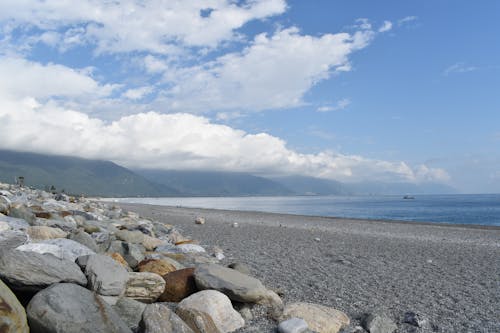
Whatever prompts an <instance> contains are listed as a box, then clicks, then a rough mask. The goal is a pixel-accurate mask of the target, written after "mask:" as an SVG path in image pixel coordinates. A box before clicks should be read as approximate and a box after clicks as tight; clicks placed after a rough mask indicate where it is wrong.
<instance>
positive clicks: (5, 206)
mask: <svg viewBox="0 0 500 333" xmlns="http://www.w3.org/2000/svg"><path fill="white" fill-rule="evenodd" d="M10 204H11V202H10V200H9V199H7V198H6V197H4V196H3V195H0V213H1V214H5V215H9V210H10Z"/></svg>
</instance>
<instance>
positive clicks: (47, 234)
mask: <svg viewBox="0 0 500 333" xmlns="http://www.w3.org/2000/svg"><path fill="white" fill-rule="evenodd" d="M27 233H28V235H29V236H30V238H31V239H36V240H42V239H54V238H66V236H67V235H68V233H67V232H65V231H63V230H61V229H59V228H52V227H46V226H32V227H29V228H28V230H27Z"/></svg>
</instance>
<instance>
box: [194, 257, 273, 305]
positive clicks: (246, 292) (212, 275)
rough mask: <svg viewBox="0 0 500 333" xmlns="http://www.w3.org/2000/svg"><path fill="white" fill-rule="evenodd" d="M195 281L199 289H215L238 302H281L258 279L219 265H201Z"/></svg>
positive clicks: (197, 268) (195, 273)
mask: <svg viewBox="0 0 500 333" xmlns="http://www.w3.org/2000/svg"><path fill="white" fill-rule="evenodd" d="M194 279H195V282H196V286H197V287H198V289H200V290H203V289H215V290H218V291H220V292H222V293H224V294H225V295H227V296H228V297H229V298H230V299H232V300H234V301H237V302H244V303H246V302H249V303H274V302H280V301H278V300H277V299H276V298H275V296H274V295H272V292H271V291H270V290H268V289H266V287H264V285H263V284H262V283H261V282H260V281H259V280H257V279H256V278H253V277H251V276H248V275H245V274H242V273H240V272H238V271H236V270H234V269H231V268H227V267H223V266H220V265H217V264H203V265H199V266H198V267H196V269H195V271H194ZM276 296H277V295H276ZM278 298H279V297H278Z"/></svg>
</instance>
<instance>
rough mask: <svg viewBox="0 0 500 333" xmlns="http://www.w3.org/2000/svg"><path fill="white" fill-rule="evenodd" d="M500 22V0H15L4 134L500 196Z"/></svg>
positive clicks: (165, 158) (24, 145) (260, 169)
mask: <svg viewBox="0 0 500 333" xmlns="http://www.w3.org/2000/svg"><path fill="white" fill-rule="evenodd" d="M140 3H142V4H140ZM499 31H500V3H499V2H498V1H494V0H491V1H481V2H472V1H444V0H443V1H376V2H375V1H367V0H366V1H353V0H350V1H347V0H345V1H331V0H330V1H327V0H315V1H285V0H266V1H257V0H256V1H229V0H207V1H194V0H193V1H189V0H187V1H182V2H174V1H166V0H165V1H161V0H151V1H141V2H139V1H134V0H123V1H119V2H116V3H107V4H106V3H103V2H101V1H91V0H87V1H80V2H78V3H74V2H70V1H45V2H40V1H30V0H27V1H23V2H20V1H2V3H1V4H0V147H1V148H8V149H18V150H26V151H36V152H44V153H57V154H66V155H74V156H82V157H89V158H105V159H110V160H113V161H115V162H117V163H120V164H123V165H125V166H130V167H152V168H164V169H172V168H174V169H215V170H231V171H245V172H252V173H256V174H262V175H270V174H272V175H275V174H303V175H310V176H317V177H323V178H330V179H338V180H341V181H346V182H357V181H366V180H380V181H397V182H399V181H405V182H414V183H422V182H440V183H446V184H449V185H452V186H454V187H456V188H457V189H459V190H460V191H462V192H466V193H470V192H474V193H483V192H500V149H499V148H498V147H499V146H500V95H499V93H500V91H499V88H500V62H499V60H498V59H500V34H499V33H498V32H499Z"/></svg>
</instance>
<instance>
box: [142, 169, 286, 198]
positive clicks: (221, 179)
mask: <svg viewBox="0 0 500 333" xmlns="http://www.w3.org/2000/svg"><path fill="white" fill-rule="evenodd" d="M134 172H136V173H137V174H139V175H141V176H143V177H145V178H147V179H148V180H149V181H151V182H155V183H159V184H163V185H166V186H168V187H170V188H173V189H175V190H177V191H178V192H179V193H181V194H182V195H183V196H276V195H294V194H295V193H294V191H291V190H290V189H288V188H287V187H286V186H284V185H282V184H280V183H278V182H275V181H273V180H270V179H266V178H263V177H258V176H253V175H250V174H247V173H241V172H215V171H181V170H167V171H165V170H146V169H142V170H141V169H139V170H134Z"/></svg>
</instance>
